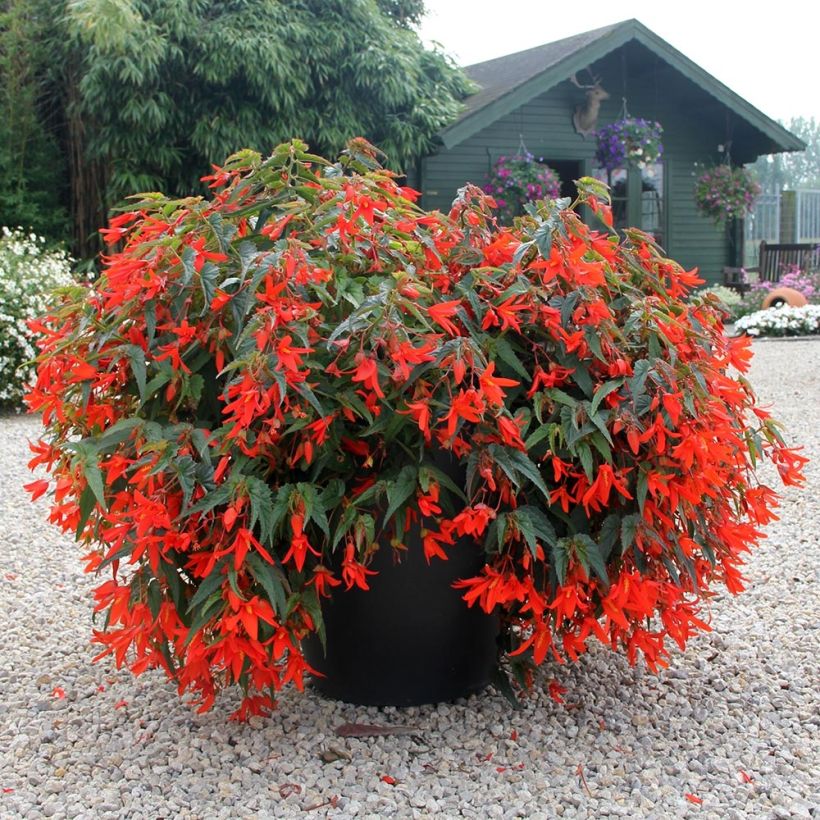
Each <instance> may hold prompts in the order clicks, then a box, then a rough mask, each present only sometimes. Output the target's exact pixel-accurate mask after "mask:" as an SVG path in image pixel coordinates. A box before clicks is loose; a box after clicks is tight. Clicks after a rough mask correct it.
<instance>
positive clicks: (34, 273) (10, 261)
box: [0, 227, 75, 408]
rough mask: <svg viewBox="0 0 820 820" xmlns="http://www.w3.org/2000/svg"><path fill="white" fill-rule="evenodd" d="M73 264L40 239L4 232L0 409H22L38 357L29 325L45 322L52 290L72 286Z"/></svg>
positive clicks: (0, 243)
mask: <svg viewBox="0 0 820 820" xmlns="http://www.w3.org/2000/svg"><path fill="white" fill-rule="evenodd" d="M71 263H72V260H71V258H70V257H69V256H68V254H67V253H66V252H65V251H61V250H48V249H47V248H46V242H45V240H44V239H43V238H42V237H39V236H36V235H35V234H33V233H28V232H26V231H23V230H22V229H20V228H17V229H14V230H10V229H9V228H5V227H3V228H0V408H8V407H19V406H20V405H21V404H22V399H23V392H24V389H25V385H26V384H27V383H28V382H29V380H30V379H31V378H32V377H33V376H34V368H33V367H31V366H26V362H28V361H30V360H31V359H33V358H34V356H36V355H37V350H36V348H35V347H34V344H33V342H32V340H31V332H30V331H29V329H28V326H27V325H26V322H27V320H29V319H33V318H35V317H37V316H42V315H43V313H45V311H46V309H47V306H48V296H49V294H50V293H51V291H52V290H53V289H54V288H57V287H63V286H65V285H71V284H73V283H74V281H75V280H74V277H73V276H72V273H71Z"/></svg>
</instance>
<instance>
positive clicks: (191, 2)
mask: <svg viewBox="0 0 820 820" xmlns="http://www.w3.org/2000/svg"><path fill="white" fill-rule="evenodd" d="M44 3H45V0H30V5H34V6H37V5H40V6H42V5H43V4H44ZM62 7H63V11H64V12H65V13H64V14H60V13H57V12H55V11H54V10H53V9H52V11H51V12H50V13H49V14H48V15H47V16H46V15H43V16H42V21H43V22H42V25H43V27H44V29H45V31H44V34H43V39H44V40H45V41H46V42H47V48H48V51H49V53H50V54H51V55H53V58H52V59H53V67H55V68H56V71H55V73H54V75H53V76H54V81H55V82H56V84H57V88H55V89H52V93H53V94H54V96H56V97H57V98H59V100H60V104H61V108H62V111H63V112H64V116H63V117H62V118H61V121H60V127H61V129H62V131H61V133H60V134H59V135H58V136H59V138H60V141H61V143H62V145H63V148H64V153H65V155H66V156H67V158H68V161H69V177H70V187H71V206H72V217H73V222H74V235H75V245H76V248H75V250H76V251H77V252H78V253H80V254H82V255H89V254H90V252H92V251H93V250H94V244H95V234H94V231H95V230H96V228H97V227H98V226H99V225H100V224H102V222H103V221H104V218H105V215H106V212H107V210H108V208H109V207H110V206H111V205H113V204H114V203H116V202H117V201H118V200H120V199H121V198H122V197H123V196H125V195H127V194H129V193H132V192H135V191H146V190H156V189H162V190H164V191H166V192H168V193H171V194H174V195H188V194H190V193H193V192H198V191H199V177H200V176H201V175H202V174H203V173H205V172H206V171H208V170H209V167H210V164H211V163H219V162H221V161H222V160H223V159H224V158H225V157H226V156H228V155H229V154H231V153H233V152H234V151H236V150H237V149H239V148H242V147H250V148H254V149H256V150H260V151H262V152H265V151H269V150H270V149H271V148H272V147H273V146H274V145H276V144H277V143H279V142H282V141H284V140H286V139H289V138H291V137H301V138H302V139H304V140H306V141H307V142H308V143H309V144H310V145H311V147H312V148H314V149H315V150H316V151H317V152H320V153H324V154H335V153H336V152H338V151H339V150H340V149H341V148H342V147H343V146H344V144H345V143H346V141H347V140H348V139H350V138H351V137H354V136H357V135H362V136H365V137H367V139H369V140H370V141H371V142H373V143H374V144H376V145H377V146H378V147H379V148H380V149H382V150H383V151H384V152H385V153H386V154H387V156H388V159H389V163H390V164H391V165H392V166H393V167H394V168H396V169H401V168H403V167H406V166H407V164H408V163H410V162H411V161H413V158H414V157H417V156H420V155H422V154H424V153H425V152H427V151H429V150H430V149H431V148H432V146H433V140H434V136H435V134H436V133H437V132H438V131H439V130H441V129H442V128H443V127H444V126H446V125H447V124H448V123H449V122H451V121H452V120H453V119H454V118H455V117H456V116H457V114H458V111H459V109H460V100H461V99H462V98H463V97H464V96H465V95H466V94H467V93H469V92H470V91H471V90H472V85H471V84H470V82H469V80H468V79H467V78H466V77H465V76H464V75H463V74H462V73H461V71H460V70H459V69H458V68H457V67H456V66H455V65H454V64H453V63H452V62H451V61H450V60H449V59H448V58H447V57H446V56H444V55H443V54H441V53H439V52H437V51H431V50H427V49H425V48H424V47H423V45H422V44H421V41H420V40H419V37H418V35H417V34H416V33H415V31H414V30H413V29H412V26H413V25H414V24H415V23H416V22H417V21H418V19H419V17H420V15H421V14H422V12H423V2H422V0H179V2H173V3H169V2H167V0H63V4H62Z"/></svg>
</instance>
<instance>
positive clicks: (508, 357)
mask: <svg viewBox="0 0 820 820" xmlns="http://www.w3.org/2000/svg"><path fill="white" fill-rule="evenodd" d="M494 347H495V352H496V353H497V354H498V358H499V359H501V361H502V362H504V364H506V365H508V366H509V367H511V368H512V369H513V370H514V371H515V372H516V373H517V374H518V375H519V376H521V377H522V378H524V379H527V380H529V379H530V374H529V373H528V372H527V368H526V367H524V364H523V362H522V361H521V359H520V358H519V357H518V354H517V353H516V352H515V350H513V346H512V345H511V344H510V343H509V342H508V341H507V340H506V339H505V338H504V337H503V336H499V337H498V338H497V339H496V340H495V344H494Z"/></svg>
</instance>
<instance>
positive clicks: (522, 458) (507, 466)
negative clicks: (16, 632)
mask: <svg viewBox="0 0 820 820" xmlns="http://www.w3.org/2000/svg"><path fill="white" fill-rule="evenodd" d="M489 452H490V455H491V456H492V458H493V460H494V461H495V462H496V464H498V466H499V467H501V469H502V470H503V471H504V472H505V473H506V475H507V478H509V479H510V481H512V482H513V484H515V485H516V486H517V487H519V486H521V482H520V480H519V473H520V474H521V475H523V476H525V477H526V478H528V479H529V480H530V481H532V483H533V484H534V485H535V486H536V487H537V488H538V490H540V492H541V494H542V495H543V496H544V498H546V499H547V501H549V495H550V494H549V490H547V487H546V484H544V479H543V478H541V473H540V471H539V470H538V467H537V465H536V464H534V463H533V462H532V461H530V459H529V458H528V457H527V456H526V455H525V454H524V453H522V452H521V451H520V450H513V449H511V448H508V447H502V446H501V445H498V444H491V445H490V447H489Z"/></svg>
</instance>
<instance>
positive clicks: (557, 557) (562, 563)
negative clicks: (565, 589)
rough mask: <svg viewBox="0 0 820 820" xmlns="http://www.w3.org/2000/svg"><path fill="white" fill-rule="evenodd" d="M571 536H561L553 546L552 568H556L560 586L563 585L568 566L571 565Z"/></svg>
mask: <svg viewBox="0 0 820 820" xmlns="http://www.w3.org/2000/svg"><path fill="white" fill-rule="evenodd" d="M569 546H570V539H569V538H559V539H558V541H556V543H555V544H554V545H553V547H552V568H553V570H555V577H556V578H557V579H558V586H563V585H564V582H565V581H566V579H567V567H568V566H569Z"/></svg>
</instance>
